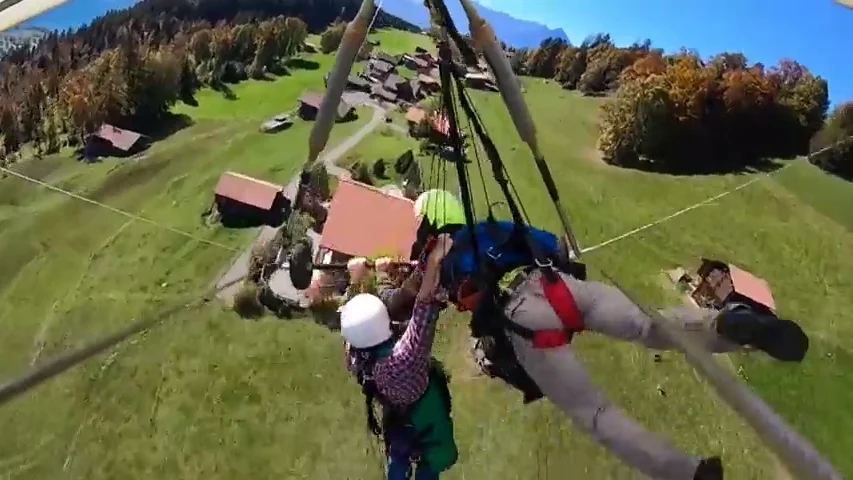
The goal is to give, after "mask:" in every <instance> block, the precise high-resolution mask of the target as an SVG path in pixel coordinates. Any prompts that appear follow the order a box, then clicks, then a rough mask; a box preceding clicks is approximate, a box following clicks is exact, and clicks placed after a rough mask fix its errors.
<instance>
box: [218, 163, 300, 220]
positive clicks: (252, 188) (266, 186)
mask: <svg viewBox="0 0 853 480" xmlns="http://www.w3.org/2000/svg"><path fill="white" fill-rule="evenodd" d="M214 202H215V204H216V209H217V211H218V212H219V214H220V215H221V216H222V222H223V223H224V224H226V225H228V224H253V225H258V224H262V225H270V226H273V227H275V226H279V225H281V224H282V223H283V222H284V220H285V219H286V218H287V216H288V215H289V214H290V200H288V199H287V198H286V197H285V196H284V194H283V193H282V187H281V185H276V184H274V183H270V182H267V181H264V180H258V179H256V178H252V177H249V176H246V175H242V174H240V173H235V172H225V173H223V174H222V176H221V177H219V183H217V184H216V190H215V193H214Z"/></svg>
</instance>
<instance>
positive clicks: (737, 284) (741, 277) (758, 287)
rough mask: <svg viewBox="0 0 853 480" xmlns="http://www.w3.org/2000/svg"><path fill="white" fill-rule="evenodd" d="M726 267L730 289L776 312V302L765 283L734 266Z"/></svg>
mask: <svg viewBox="0 0 853 480" xmlns="http://www.w3.org/2000/svg"><path fill="white" fill-rule="evenodd" d="M728 267H729V274H730V275H731V278H732V287H733V288H734V290H735V291H736V292H737V293H739V294H741V295H743V296H744V297H747V298H749V299H752V300H754V301H756V302H758V303H760V304H762V305H764V306H765V307H768V308H769V309H770V310H773V311H774V312H775V311H776V302H775V301H774V300H773V293H772V292H771V291H770V285H769V284H768V283H767V282H766V281H764V280H763V279H761V278H758V277H756V276H755V275H753V274H751V273H749V272H747V271H746V270H742V269H740V268H739V267H737V266H735V265H732V264H729V265H728Z"/></svg>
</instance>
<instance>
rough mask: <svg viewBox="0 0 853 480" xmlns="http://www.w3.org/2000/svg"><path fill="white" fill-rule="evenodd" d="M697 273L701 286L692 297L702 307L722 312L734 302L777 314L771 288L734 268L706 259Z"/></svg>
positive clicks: (697, 287)
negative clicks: (727, 305)
mask: <svg viewBox="0 0 853 480" xmlns="http://www.w3.org/2000/svg"><path fill="white" fill-rule="evenodd" d="M697 274H698V276H699V283H698V285H697V286H696V288H695V289H694V290H693V293H692V297H693V299H694V300H695V301H696V303H697V304H699V305H700V306H703V307H708V308H717V309H719V308H722V307H723V306H725V305H726V304H728V303H731V302H743V303H746V304H748V305H751V306H752V307H754V308H756V309H759V310H765V311H769V312H771V313H775V312H776V303H775V301H774V300H773V293H772V292H771V291H770V285H768V283H767V282H766V281H764V280H763V279H761V278H758V277H756V276H755V275H753V274H751V273H749V272H747V271H745V270H743V269H741V268H739V267H737V266H735V265H732V264H729V263H724V262H720V261H717V260H709V259H705V258H703V259H702V265H701V266H700V267H699V270H698V271H697Z"/></svg>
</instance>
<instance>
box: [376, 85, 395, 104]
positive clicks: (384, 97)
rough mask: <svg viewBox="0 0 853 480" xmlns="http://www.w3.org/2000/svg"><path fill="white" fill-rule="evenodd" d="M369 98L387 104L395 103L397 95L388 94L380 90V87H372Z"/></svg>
mask: <svg viewBox="0 0 853 480" xmlns="http://www.w3.org/2000/svg"><path fill="white" fill-rule="evenodd" d="M370 96H371V97H372V98H374V99H376V100H381V101H386V102H389V103H394V102H396V101H397V95H396V94H394V92H389V91H388V90H386V89H384V88H382V85H373V88H372V89H371V91H370Z"/></svg>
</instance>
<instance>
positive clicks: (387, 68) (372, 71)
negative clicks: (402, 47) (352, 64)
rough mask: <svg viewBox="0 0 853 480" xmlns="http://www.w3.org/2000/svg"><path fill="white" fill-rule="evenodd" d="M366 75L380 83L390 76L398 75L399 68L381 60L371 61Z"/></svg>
mask: <svg viewBox="0 0 853 480" xmlns="http://www.w3.org/2000/svg"><path fill="white" fill-rule="evenodd" d="M365 73H366V74H367V75H369V76H371V77H373V78H375V79H376V80H377V81H379V82H384V81H385V79H386V78H388V75H392V74H395V73H397V67H395V66H394V65H392V64H390V63H388V62H383V61H381V60H370V61H369V62H368V63H367V70H366V71H365Z"/></svg>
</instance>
